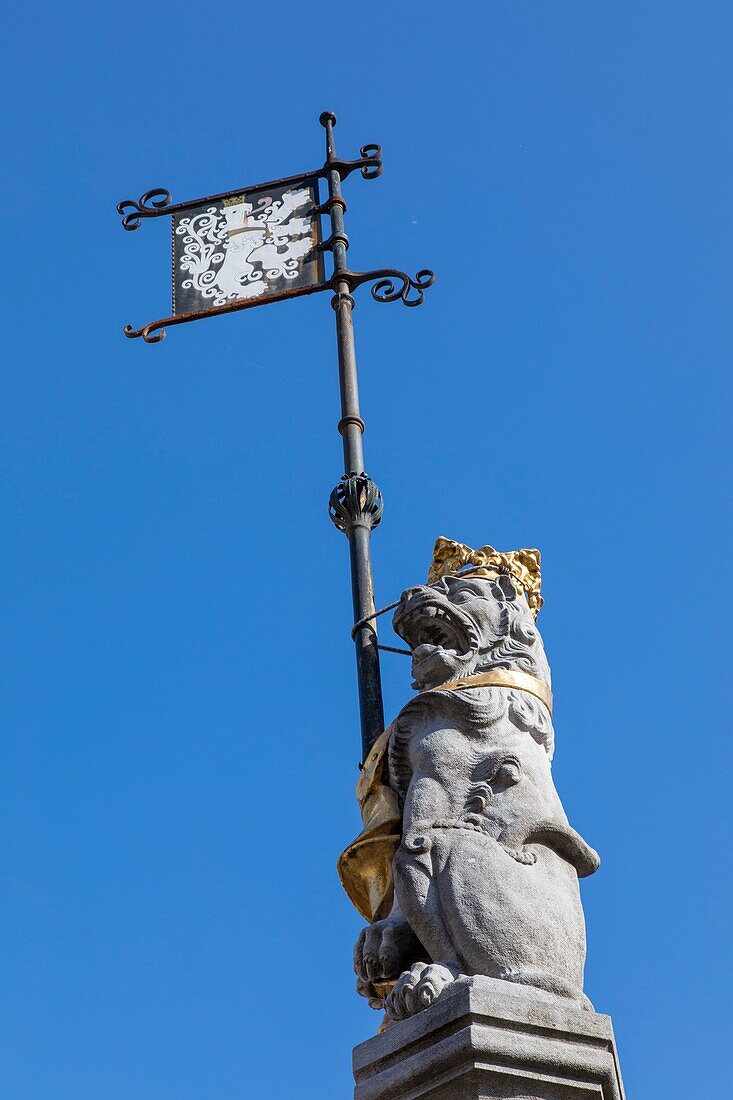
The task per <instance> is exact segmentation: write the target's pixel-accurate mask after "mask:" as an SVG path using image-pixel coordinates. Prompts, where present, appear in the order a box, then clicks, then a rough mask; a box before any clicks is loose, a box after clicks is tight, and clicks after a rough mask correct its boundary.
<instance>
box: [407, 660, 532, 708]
mask: <svg viewBox="0 0 733 1100" xmlns="http://www.w3.org/2000/svg"><path fill="white" fill-rule="evenodd" d="M474 687H505V688H516V690H517V691H526V692H527V693H528V694H529V695H534V697H535V699H539V701H540V702H541V703H544V704H545V706H546V707H547V710H548V711H549V713H550V717H552V692H551V691H550V689H549V687H548V686H547V684H545V683H543V681H542V680H538V679H537V677H536V676H531V675H530V673H529V672H520V671H519V669H514V668H495V669H491V670H490V671H489V672H476V673H474V675H473V676H463V677H461V678H460V679H458V680H449V681H448V683H447V684H438V685H437V687H434V688H427V689H426V691H463V690H465V689H466V688H474ZM420 694H421V695H424V694H425V692H420Z"/></svg>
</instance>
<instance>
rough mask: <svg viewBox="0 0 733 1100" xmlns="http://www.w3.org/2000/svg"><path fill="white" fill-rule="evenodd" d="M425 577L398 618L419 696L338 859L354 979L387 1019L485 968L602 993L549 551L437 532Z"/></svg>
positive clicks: (591, 863) (371, 768)
mask: <svg viewBox="0 0 733 1100" xmlns="http://www.w3.org/2000/svg"><path fill="white" fill-rule="evenodd" d="M429 582H430V583H428V584H426V585H418V586H417V587H414V588H409V589H408V590H407V591H406V592H404V593H403V594H402V598H401V600H400V603H399V605H398V607H397V610H396V612H395V615H394V620H393V621H394V628H395V630H396V632H397V633H398V634H399V635H400V636H401V637H402V638H403V639H404V640H405V642H406V643H407V645H408V646H409V648H410V651H411V654H412V675H413V687H414V688H415V689H416V690H417V692H418V694H417V695H416V696H415V698H413V699H412V700H411V701H410V702H409V703H408V704H407V705H406V706H405V707H403V709H402V710H401V711H400V713H399V714H398V716H397V718H396V719H395V720H394V722H393V723H392V724H391V726H390V727H389V728H388V729H387V730H386V731H385V732H384V734H383V735H382V736H381V737H380V738H379V740H378V741H377V743H376V744H375V746H374V748H373V749H372V752H371V753H370V755H369V758H368V759H367V760H366V761H365V763H364V767H363V770H362V774H361V777H360V780H359V784H358V786H357V795H358V798H359V801H360V804H361V807H362V816H363V821H364V829H363V830H362V833H361V834H360V836H359V837H358V838H357V840H356V841H354V843H353V844H352V845H350V846H349V848H347V849H346V851H345V852H344V853H343V855H342V856H341V858H340V861H339V873H340V876H341V879H342V882H343V884H344V886H345V888H346V890H347V892H348V894H349V896H350V897H351V899H352V901H354V903H355V905H356V906H357V908H358V909H359V911H360V912H361V913H362V914H363V915H364V916H365V918H366V919H367V920H369V921H370V924H369V926H368V927H367V928H365V929H364V931H363V932H362V933H361V935H360V936H359V939H358V940H357V943H356V946H355V949H354V968H355V971H356V975H357V989H358V990H359V992H360V993H361V994H362V995H364V996H365V997H367V998H368V1000H369V1002H370V1004H372V1005H373V1006H374V1007H381V1006H384V1007H385V1008H386V1012H387V1016H388V1018H389V1019H390V1020H399V1019H402V1018H404V1017H406V1016H410V1015H413V1014H414V1013H416V1012H419V1011H420V1010H421V1009H422V1008H425V1007H427V1006H428V1005H430V1004H432V1003H433V1002H434V1001H435V1000H436V999H437V998H438V997H439V996H440V994H441V992H442V991H443V989H445V987H446V986H447V985H448V984H449V983H451V982H453V981H454V980H455V979H456V978H457V977H459V976H461V975H474V974H484V975H487V976H489V977H492V978H500V979H503V980H504V981H507V982H518V983H522V984H524V985H530V986H537V987H539V988H541V989H544V990H546V991H549V992H551V993H554V994H556V995H558V996H560V997H565V998H570V999H572V1000H573V1001H576V1002H579V1003H581V1004H584V1005H586V1006H589V1002H588V1001H587V999H586V998H585V997H584V994H583V968H584V963H585V922H584V918H583V910H582V907H581V902H580V891H579V886H578V879H579V877H582V876H584V875H589V874H592V873H593V872H594V871H595V870H596V869H597V868H598V865H599V859H598V856H597V855H596V853H595V852H594V851H593V849H592V848H590V847H589V846H588V845H587V844H586V842H585V841H584V840H583V839H582V838H581V837H580V836H579V835H578V834H577V833H576V832H575V831H574V830H573V829H572V828H571V827H570V825H569V824H568V820H567V817H566V815H565V811H564V810H563V807H562V804H561V802H560V799H559V797H558V794H557V792H556V790H555V786H554V783H553V780H552V772H551V768H550V765H551V760H552V753H553V745H554V731H553V725H552V694H551V685H550V669H549V666H548V663H547V659H546V657H545V651H544V647H543V644H542V638H541V637H540V634H539V631H538V630H537V627H536V625H535V615H536V613H537V611H538V610H539V607H540V606H541V597H540V596H539V584H540V575H539V553H538V552H537V551H535V550H531V551H529V550H523V551H517V552H515V553H513V554H500V553H498V552H497V551H495V550H493V548H491V547H484V548H482V549H481V550H480V551H472V550H470V549H469V548H468V547H464V546H462V545H461V544H458V543H452V542H450V541H449V540H447V539H439V540H438V542H437V543H436V553H435V557H434V562H433V567H432V569H431V574H430V576H429Z"/></svg>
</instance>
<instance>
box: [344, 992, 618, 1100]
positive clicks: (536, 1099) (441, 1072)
mask: <svg viewBox="0 0 733 1100" xmlns="http://www.w3.org/2000/svg"><path fill="white" fill-rule="evenodd" d="M353 1064H354V1079H355V1081H356V1088H355V1091H354V1097H355V1100H624V1090H623V1084H622V1082H621V1072H620V1069H619V1063H618V1057H617V1054H616V1045H615V1040H614V1036H613V1028H612V1026H611V1021H610V1019H609V1017H608V1016H602V1015H599V1014H598V1013H596V1012H593V1011H592V1010H590V1009H588V1008H582V1007H580V1006H579V1005H578V1004H574V1003H572V1002H571V1001H569V1000H568V999H567V998H562V997H557V996H555V995H554V994H552V993H547V992H545V991H543V990H540V989H533V988H530V987H522V986H514V985H511V984H510V983H508V982H504V981H502V980H500V979H495V978H487V977H483V976H476V977H471V978H466V977H463V978H459V979H458V980H457V981H455V982H453V983H452V984H450V985H449V986H447V987H446V988H445V990H444V991H443V993H442V994H441V996H440V997H439V999H438V1001H437V1002H436V1003H435V1004H433V1005H431V1006H430V1007H429V1008H426V1009H424V1010H423V1011H422V1012H419V1013H417V1014H416V1015H414V1016H412V1017H410V1018H408V1019H405V1020H402V1021H400V1022H398V1023H395V1024H392V1025H391V1026H389V1027H388V1028H387V1030H386V1031H385V1032H384V1033H383V1034H381V1035H375V1036H374V1038H372V1039H369V1040H367V1042H365V1043H361V1044H360V1045H359V1046H357V1047H356V1048H355V1049H354V1059H353Z"/></svg>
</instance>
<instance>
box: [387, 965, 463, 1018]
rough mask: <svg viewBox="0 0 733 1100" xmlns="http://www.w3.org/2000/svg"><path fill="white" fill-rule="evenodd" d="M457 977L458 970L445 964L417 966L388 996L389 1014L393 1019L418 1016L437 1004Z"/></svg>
mask: <svg viewBox="0 0 733 1100" xmlns="http://www.w3.org/2000/svg"><path fill="white" fill-rule="evenodd" d="M457 977H458V970H457V969H456V967H454V966H450V965H447V964H445V963H424V962H417V963H413V965H412V966H411V967H410V969H409V970H406V971H405V973H404V974H402V975H401V976H400V979H399V981H398V982H397V985H396V986H395V987H394V989H393V990H392V992H391V993H390V994H389V996H388V997H387V1000H386V1003H385V1008H386V1010H387V1015H388V1016H389V1017H390V1018H391V1019H392V1020H404V1019H405V1018H406V1017H408V1016H414V1015H415V1013H416V1012H421V1011H422V1009H424V1008H428V1007H429V1006H430V1005H432V1004H435V1002H436V1001H437V999H438V997H439V996H440V994H441V993H442V992H443V990H444V989H445V987H446V986H447V985H450V983H451V982H453V981H455V979H456V978H457Z"/></svg>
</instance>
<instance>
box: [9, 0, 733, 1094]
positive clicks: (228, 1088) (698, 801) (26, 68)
mask: <svg viewBox="0 0 733 1100" xmlns="http://www.w3.org/2000/svg"><path fill="white" fill-rule="evenodd" d="M4 32H5V33H4V41H3V45H2V51H3V55H4V56H3V75H4V93H3V94H4V98H5V104H4V108H5V110H4V115H5V127H4V130H5V133H4V140H3V146H4V158H3V160H4V166H3V172H2V182H1V184H0V186H1V187H2V192H3V201H2V204H1V210H2V218H3V228H4V233H3V247H4V255H5V257H6V259H5V268H4V270H5V281H4V284H3V295H2V297H3V305H4V307H5V326H4V339H3V370H2V384H3V394H2V423H3V428H4V443H3V477H2V505H1V508H0V515H1V517H2V526H3V534H2V571H1V575H2V589H3V592H2V606H3V611H2V618H1V621H2V629H3V633H4V641H5V644H4V646H3V673H4V689H3V692H2V699H3V722H2V735H1V736H0V840H1V845H0V847H1V850H2V861H1V863H0V868H1V870H0V890H1V892H2V896H1V898H0V1001H1V1003H2V1020H1V1021H0V1093H1V1094H2V1096H3V1098H4V1100H5V1098H8V1100H11V1098H12V1100H16V1098H17V1100H102V1098H103V1100H240V1098H245V1097H246V1098H250V1097H252V1098H255V1097H268V1098H282V1100H285V1098H286V1097H290V1096H292V1095H295V1093H297V1095H298V1096H299V1097H304V1098H305V1097H308V1098H310V1097H312V1098H313V1100H331V1098H333V1100H336V1098H338V1100H341V1098H344V1097H347V1096H348V1095H349V1094H350V1088H351V1073H350V1056H351V1048H352V1046H353V1045H354V1044H355V1043H356V1042H359V1041H361V1040H362V1039H364V1038H366V1037H368V1036H369V1035H370V1034H372V1033H373V1031H374V1029H375V1027H376V1025H377V1023H378V1016H377V1015H376V1014H375V1013H373V1012H372V1011H371V1010H370V1009H369V1008H368V1007H367V1006H366V1004H365V1003H364V1002H362V1001H360V1000H359V999H358V998H357V996H356V994H355V993H354V991H353V977H352V974H351V948H352V943H353V941H354V939H355V938H356V935H357V933H358V931H359V928H360V919H359V918H358V916H357V914H356V913H355V912H354V911H353V910H352V909H351V908H350V906H349V904H348V902H347V900H346V898H345V896H343V895H342V893H341V890H340V887H339V884H338V881H337V878H336V874H335V861H336V856H337V854H338V852H339V851H340V849H341V848H342V847H343V846H344V844H345V843H346V842H348V841H349V840H350V839H351V838H352V837H353V835H354V832H355V829H356V828H357V826H358V816H357V809H356V805H355V803H354V799H353V785H354V781H355V778H356V764H357V760H358V745H359V735H358V722H357V712H356V694H355V676H354V668H353V656H352V652H351V644H350V642H349V636H348V627H349V623H350V596H349V589H348V573H347V553H346V543H345V540H344V539H343V536H342V535H340V534H338V533H337V532H336V531H335V530H334V529H333V528H332V527H331V525H330V523H329V521H328V519H327V517H326V501H327V497H328V493H329V491H330V489H331V487H332V485H333V484H334V483H335V481H336V480H337V478H338V476H339V474H340V472H341V471H340V447H339V437H338V436H337V434H336V431H335V425H336V421H337V420H338V408H337V387H336V361H335V347H334V334H333V315H332V311H331V310H330V309H329V306H328V301H327V299H326V297H325V296H322V297H320V298H310V299H302V300H300V301H298V302H294V303H289V304H286V305H275V306H271V307H269V308H265V309H258V310H254V311H252V312H250V313H246V314H239V315H235V316H233V317H227V318H217V319H216V320H211V321H203V322H201V323H200V324H196V325H191V326H188V327H187V328H186V327H184V328H179V329H173V330H171V331H170V332H169V335H168V338H167V339H166V340H165V341H164V343H162V344H160V345H158V346H152V347H149V346H146V345H144V344H143V343H142V342H141V341H139V342H137V343H132V342H128V341H126V340H125V339H124V338H123V336H122V327H123V325H124V324H125V323H127V322H132V323H133V324H139V323H142V322H144V321H146V320H150V319H152V318H154V317H157V316H160V315H162V314H165V313H166V312H167V310H168V303H169V285H168V278H169V271H170V261H169V256H168V223H167V222H161V223H155V222H148V223H146V224H144V225H143V227H142V228H141V230H140V231H139V232H138V233H136V234H125V233H123V232H122V230H121V229H120V226H119V219H118V217H117V215H116V214H115V209H114V207H115V204H116V202H117V201H119V200H120V199H123V198H127V197H137V196H138V195H139V194H140V193H141V192H142V191H143V190H145V189H146V188H148V187H151V186H154V185H160V184H162V185H165V186H167V187H169V188H171V190H172V191H173V193H174V197H175V198H176V199H187V198H193V197H195V196H197V195H201V194H206V193H210V192H212V191H216V190H224V189H226V188H230V187H231V188H234V187H237V186H239V185H243V184H247V183H252V182H256V181H258V180H261V179H269V178H272V177H273V176H278V175H281V174H287V173H291V172H296V171H298V170H301V169H306V168H310V167H312V166H315V165H317V164H319V163H320V161H321V158H322V131H321V129H320V127H319V126H318V123H317V118H318V114H319V112H320V111H321V110H323V109H324V108H329V109H333V110H335V111H336V112H337V113H338V115H339V119H340V121H339V125H338V128H337V137H338V143H339V151H340V152H341V153H342V154H343V155H345V156H350V155H355V154H356V152H357V150H358V147H359V146H360V145H362V144H363V143H365V142H370V141H377V142H380V143H381V144H382V145H383V148H384V163H385V172H384V175H383V177H382V178H381V179H379V180H378V181H376V182H364V181H362V180H360V179H359V178H358V177H354V178H353V179H352V180H350V181H349V182H348V184H347V185H346V193H347V197H348V201H349V212H348V230H349V232H350V235H351V239H352V249H351V254H350V255H351V260H352V263H353V266H354V267H356V268H366V267H371V266H380V265H384V264H388V265H399V266H405V267H406V268H407V269H408V270H411V271H414V270H416V269H417V268H419V267H422V266H430V267H433V268H434V269H435V271H436V273H437V280H436V284H435V287H434V289H433V290H432V291H431V292H430V294H429V297H428V299H427V300H426V302H425V304H424V305H423V306H422V307H421V308H420V309H418V310H411V311H407V310H405V309H403V308H402V307H401V306H398V305H393V306H379V305H376V304H375V303H373V302H372V301H371V299H370V298H369V297H368V294H365V293H364V292H363V291H362V292H361V294H360V301H359V305H358V308H357V312H356V324H357V341H358V353H359V361H360V370H361V382H362V398H363V413H364V416H365V419H366V421H367V425H368V429H367V435H366V437H365V445H366V449H367V467H368V469H369V471H370V473H372V475H373V476H374V477H375V478H376V479H377V480H378V482H379V484H380V485H381V487H382V489H383V491H384V496H385V500H386V508H385V516H384V522H383V524H382V527H381V528H380V530H379V531H378V532H377V535H376V536H375V540H374V560H375V571H376V584H377V599H378V601H379V602H381V603H386V602H388V601H390V600H393V599H395V598H396V597H397V596H398V595H399V592H400V591H401V589H402V588H403V587H404V586H406V585H408V584H411V583H413V582H416V581H420V580H421V579H422V578H423V577H424V574H425V570H426V568H427V564H428V561H429V558H430V553H431V548H432V542H433V539H434V538H435V536H436V535H438V534H446V535H448V536H451V537H454V538H458V539H460V540H462V541H466V542H469V543H472V544H473V545H481V544H483V543H485V542H491V543H492V544H494V545H495V546H498V547H500V548H503V549H511V548H515V547H519V546H535V545H536V546H539V547H540V548H541V550H542V552H543V564H544V574H545V584H544V591H545V596H546V600H547V603H546V606H545V609H544V610H543V612H542V615H541V618H540V626H541V628H542V631H543V633H544V636H545V640H546V645H547V649H548V653H549V656H550V659H551V662H552V665H553V672H554V680H555V690H556V700H557V707H556V719H557V721H556V729H557V742H558V749H557V756H556V765H555V771H556V782H557V785H558V787H559V789H560V792H561V794H562V796H563V798H564V801H565V803H566V806H567V809H568V813H569V815H570V819H571V822H572V823H573V824H574V825H575V827H576V828H577V829H578V830H579V831H580V832H581V833H582V834H583V835H584V836H585V837H586V838H587V839H588V840H589V842H590V843H592V844H593V845H594V846H595V847H597V848H598V850H599V851H600V853H601V855H602V857H603V866H602V868H601V871H600V872H599V873H598V874H597V875H596V876H595V877H593V878H592V879H590V880H588V881H587V882H586V883H585V884H584V898H585V907H586V915H587V922H588V937H589V953H588V966H587V990H588V993H589V995H590V997H591V999H592V1000H593V1001H594V1003H595V1004H596V1006H597V1008H598V1009H599V1010H600V1011H605V1012H609V1013H611V1014H612V1016H613V1019H614V1023H615V1027H616V1032H617V1036H618V1040H619V1046H620V1052H621V1056H622V1062H623V1068H624V1072H625V1077H626V1083H627V1090H628V1093H629V1096H630V1098H633V1100H654V1098H656V1097H661V1096H664V1097H665V1100H683V1098H684V1100H687V1098H689V1097H691V1096H695V1097H697V1096H705V1097H721V1098H722V1097H725V1096H727V1095H728V1094H729V1088H730V1078H729V1071H728V1066H727V1063H726V1060H725V1058H724V1057H722V1056H721V1050H722V1049H723V1046H724V1044H725V1045H726V1046H727V1045H728V1044H729V1041H730V1035H729V1030H728V1028H729V1024H728V1021H727V1019H726V1015H727V1014H729V1011H730V996H729V988H730V985H731V966H730V963H731V955H730V946H729V944H730V928H729V927H727V926H726V924H727V921H726V912H725V906H726V904H729V903H730V853H729V847H730V840H729V837H728V838H726V831H727V828H728V826H729V814H728V806H729V803H730V793H729V786H730V777H731V748H730V742H731V733H730V729H729V726H730V713H731V699H730V694H728V695H727V697H725V696H724V675H725V673H726V672H727V671H728V667H729V656H728V655H727V654H726V650H728V651H729V647H728V635H729V631H730V627H729V621H730V619H729V616H730V599H729V587H730V586H729V576H728V575H729V567H728V561H727V558H728V555H729V546H730V538H731V530H730V526H729V525H728V517H727V515H726V511H727V506H728V500H729V490H730V483H729V477H728V475H729V472H730V458H731V455H730V447H729V441H728V439H727V430H726V429H727V427H728V421H729V415H730V412H729V408H730V406H729V400H730V366H731V345H732V342H733V331H732V330H733V323H732V320H731V268H732V267H733V263H732V260H731V257H732V256H733V241H732V240H731V237H732V234H731V203H732V199H731V196H732V194H733V188H732V186H731V185H732V184H733V178H732V177H733V171H732V168H733V158H732V156H731V91H732V89H733V69H732V68H731V64H730V57H731V38H732V36H733V15H731V9H730V5H729V4H726V3H723V2H722V0H721V2H718V3H710V2H705V0H703V2H699V0H696V2H694V3H693V2H691V0H690V2H686V3H680V2H676V0H666V2H663V3H662V2H647V3H643V4H638V3H630V2H616V3H608V2H599V0H595V2H593V3H588V2H587V0H577V2H557V0H548V2H545V3H539V2H524V3H519V2H494V0H484V2H481V3H479V2H472V3H467V4H464V5H461V6H459V5H449V4H445V3H436V2H432V0H430V2H425V0H423V2H421V3H419V4H418V3H410V4H407V3H404V4H394V3H385V2H383V0H376V2H375V0H370V2H369V3H368V4H367V3H351V4H330V3H328V4H326V3H323V2H321V0H315V2H312V3H307V4H306V3H302V4H301V3H298V4H296V3H292V2H291V3H279V4H277V5H260V6H258V5H247V6H246V7H242V6H241V5H229V6H222V5H218V6H208V7H207V6H205V5H204V6H202V5H200V4H193V3H182V4H174V5H168V6H162V7H161V6H155V5H153V6H151V5H149V4H142V3H138V2H135V0H130V2H128V3H126V4H124V5H122V6H119V5H118V6H116V7H115V6H113V5H105V4H99V3H95V4H91V3H72V4H71V5H50V4H48V3H41V4H26V5H22V4H21V5H13V10H12V12H11V13H10V15H8V16H6V24H5V28H4ZM385 640H386V639H385ZM406 664H407V662H405V661H404V659H403V658H400V657H389V656H387V657H386V658H385V661H384V681H385V702H386V709H387V712H388V714H393V713H394V712H395V711H396V710H397V709H398V708H399V707H400V706H401V705H402V703H403V702H404V701H405V700H406V699H407V698H408V697H409V694H410V689H409V677H408V670H407V667H406Z"/></svg>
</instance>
